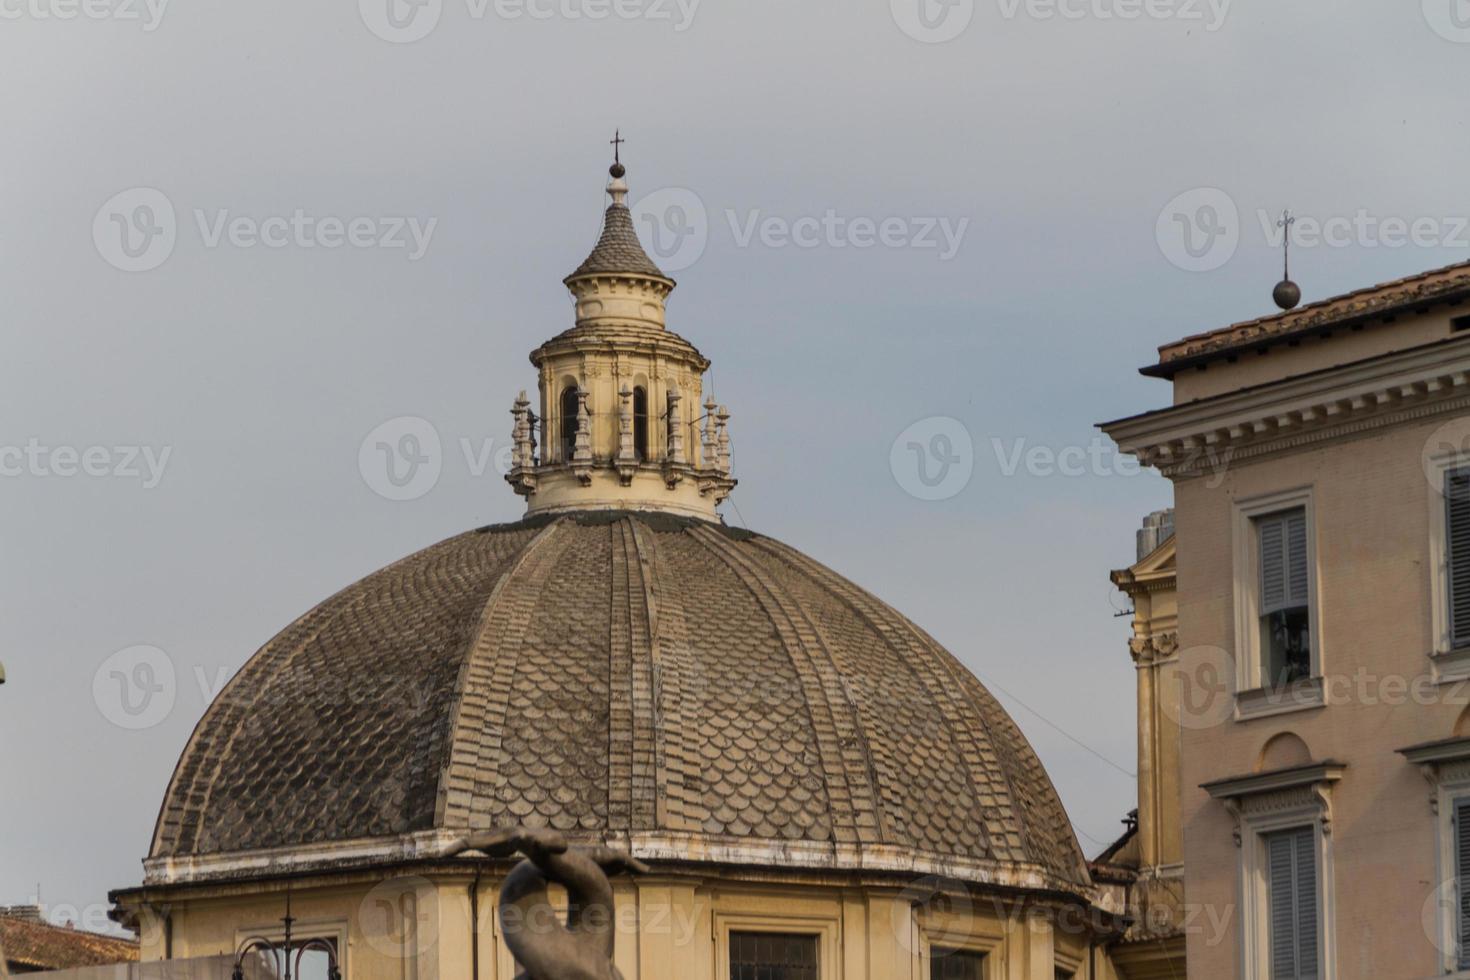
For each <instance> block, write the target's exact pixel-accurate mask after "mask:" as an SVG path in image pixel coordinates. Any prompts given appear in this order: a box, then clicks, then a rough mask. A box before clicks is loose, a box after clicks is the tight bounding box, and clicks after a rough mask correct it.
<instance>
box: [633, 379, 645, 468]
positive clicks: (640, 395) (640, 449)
mask: <svg viewBox="0 0 1470 980" xmlns="http://www.w3.org/2000/svg"><path fill="white" fill-rule="evenodd" d="M633 452H634V453H636V454H637V456H638V461H639V462H640V463H642V462H647V460H648V390H647V389H646V388H644V387H643V386H642V385H639V386H638V387H636V388H634V389H633Z"/></svg>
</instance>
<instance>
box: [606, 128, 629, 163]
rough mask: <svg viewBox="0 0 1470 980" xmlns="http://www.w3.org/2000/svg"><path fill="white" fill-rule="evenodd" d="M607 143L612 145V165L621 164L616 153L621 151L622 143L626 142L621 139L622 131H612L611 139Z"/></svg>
mask: <svg viewBox="0 0 1470 980" xmlns="http://www.w3.org/2000/svg"><path fill="white" fill-rule="evenodd" d="M608 142H609V143H611V144H612V148H613V163H622V162H623V161H622V160H620V159H618V155H619V154H618V151H619V150H621V149H622V145H623V144H624V143H626V142H628V141H627V140H625V139H623V132H622V130H620V129H615V130H613V138H612V139H610V140H608Z"/></svg>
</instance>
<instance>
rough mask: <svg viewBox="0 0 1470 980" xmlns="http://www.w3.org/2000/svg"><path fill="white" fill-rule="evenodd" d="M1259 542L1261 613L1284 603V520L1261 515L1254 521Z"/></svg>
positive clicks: (1271, 610)
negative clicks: (1261, 516)
mask: <svg viewBox="0 0 1470 980" xmlns="http://www.w3.org/2000/svg"><path fill="white" fill-rule="evenodd" d="M1256 534H1257V535H1258V537H1259V538H1260V542H1261V614H1262V615H1265V614H1266V613H1270V612H1275V611H1276V610H1277V609H1280V608H1282V607H1283V606H1285V605H1286V522H1285V521H1284V520H1283V519H1282V518H1280V517H1263V518H1261V519H1260V520H1259V521H1258V522H1257V523H1256Z"/></svg>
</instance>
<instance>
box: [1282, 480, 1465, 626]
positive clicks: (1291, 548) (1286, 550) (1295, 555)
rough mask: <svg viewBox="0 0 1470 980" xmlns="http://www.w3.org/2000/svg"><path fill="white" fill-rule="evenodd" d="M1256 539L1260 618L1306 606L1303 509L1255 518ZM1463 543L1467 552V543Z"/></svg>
mask: <svg viewBox="0 0 1470 980" xmlns="http://www.w3.org/2000/svg"><path fill="white" fill-rule="evenodd" d="M1466 516H1467V518H1470V505H1467V507H1466ZM1467 527H1470V524H1467ZM1256 536H1257V538H1258V539H1259V541H1260V552H1261V615H1263V616H1264V615H1266V614H1268V613H1273V612H1276V611H1277V610H1280V609H1290V608H1291V607H1293V606H1305V605H1307V602H1308V599H1307V564H1308V556H1307V512H1306V509H1305V508H1302V507H1298V508H1296V509H1295V510H1289V511H1286V512H1284V513H1281V514H1272V515H1270V516H1269V517H1261V518H1258V519H1257V520H1256ZM1466 544H1467V552H1470V540H1467V542H1466ZM1467 598H1470V597H1467ZM1467 614H1470V605H1467ZM1467 622H1470V620H1467Z"/></svg>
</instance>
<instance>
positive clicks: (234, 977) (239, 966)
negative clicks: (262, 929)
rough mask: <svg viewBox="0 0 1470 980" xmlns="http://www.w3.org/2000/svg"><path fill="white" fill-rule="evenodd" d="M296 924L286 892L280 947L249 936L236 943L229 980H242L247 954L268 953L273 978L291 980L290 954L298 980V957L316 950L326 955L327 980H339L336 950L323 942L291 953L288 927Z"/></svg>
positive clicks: (306, 944)
mask: <svg viewBox="0 0 1470 980" xmlns="http://www.w3.org/2000/svg"><path fill="white" fill-rule="evenodd" d="M295 921H296V920H295V919H294V918H292V916H291V893H290V892H289V891H287V892H286V914H285V916H283V917H282V919H281V924H282V925H283V926H285V931H284V932H283V933H282V936H281V944H280V945H279V946H277V945H276V944H275V943H273V942H271V940H269V939H267V938H266V937H264V936H249V937H247V938H246V939H245V940H243V941H242V942H241V943H240V946H239V948H238V949H237V950H236V951H235V969H234V970H233V971H232V972H231V974H230V977H231V980H245V957H246V956H248V955H249V954H251V953H269V954H270V957H271V961H272V962H273V963H275V967H276V975H277V976H279V977H280V978H281V980H291V967H292V965H293V964H292V960H291V956H292V954H293V953H294V954H295V957H296V960H295V964H294V965H295V967H296V976H297V977H298V978H299V977H300V976H301V957H303V956H305V955H306V954H307V953H308V952H309V951H311V950H318V951H320V952H323V953H326V954H327V980H342V971H341V969H339V968H338V966H337V950H336V949H334V948H333V947H332V944H331V943H329V942H327V941H326V940H325V939H308V940H307V941H306V942H304V943H302V944H300V945H299V946H297V947H296V948H295V949H294V950H293V949H292V943H291V923H293V922H295Z"/></svg>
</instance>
